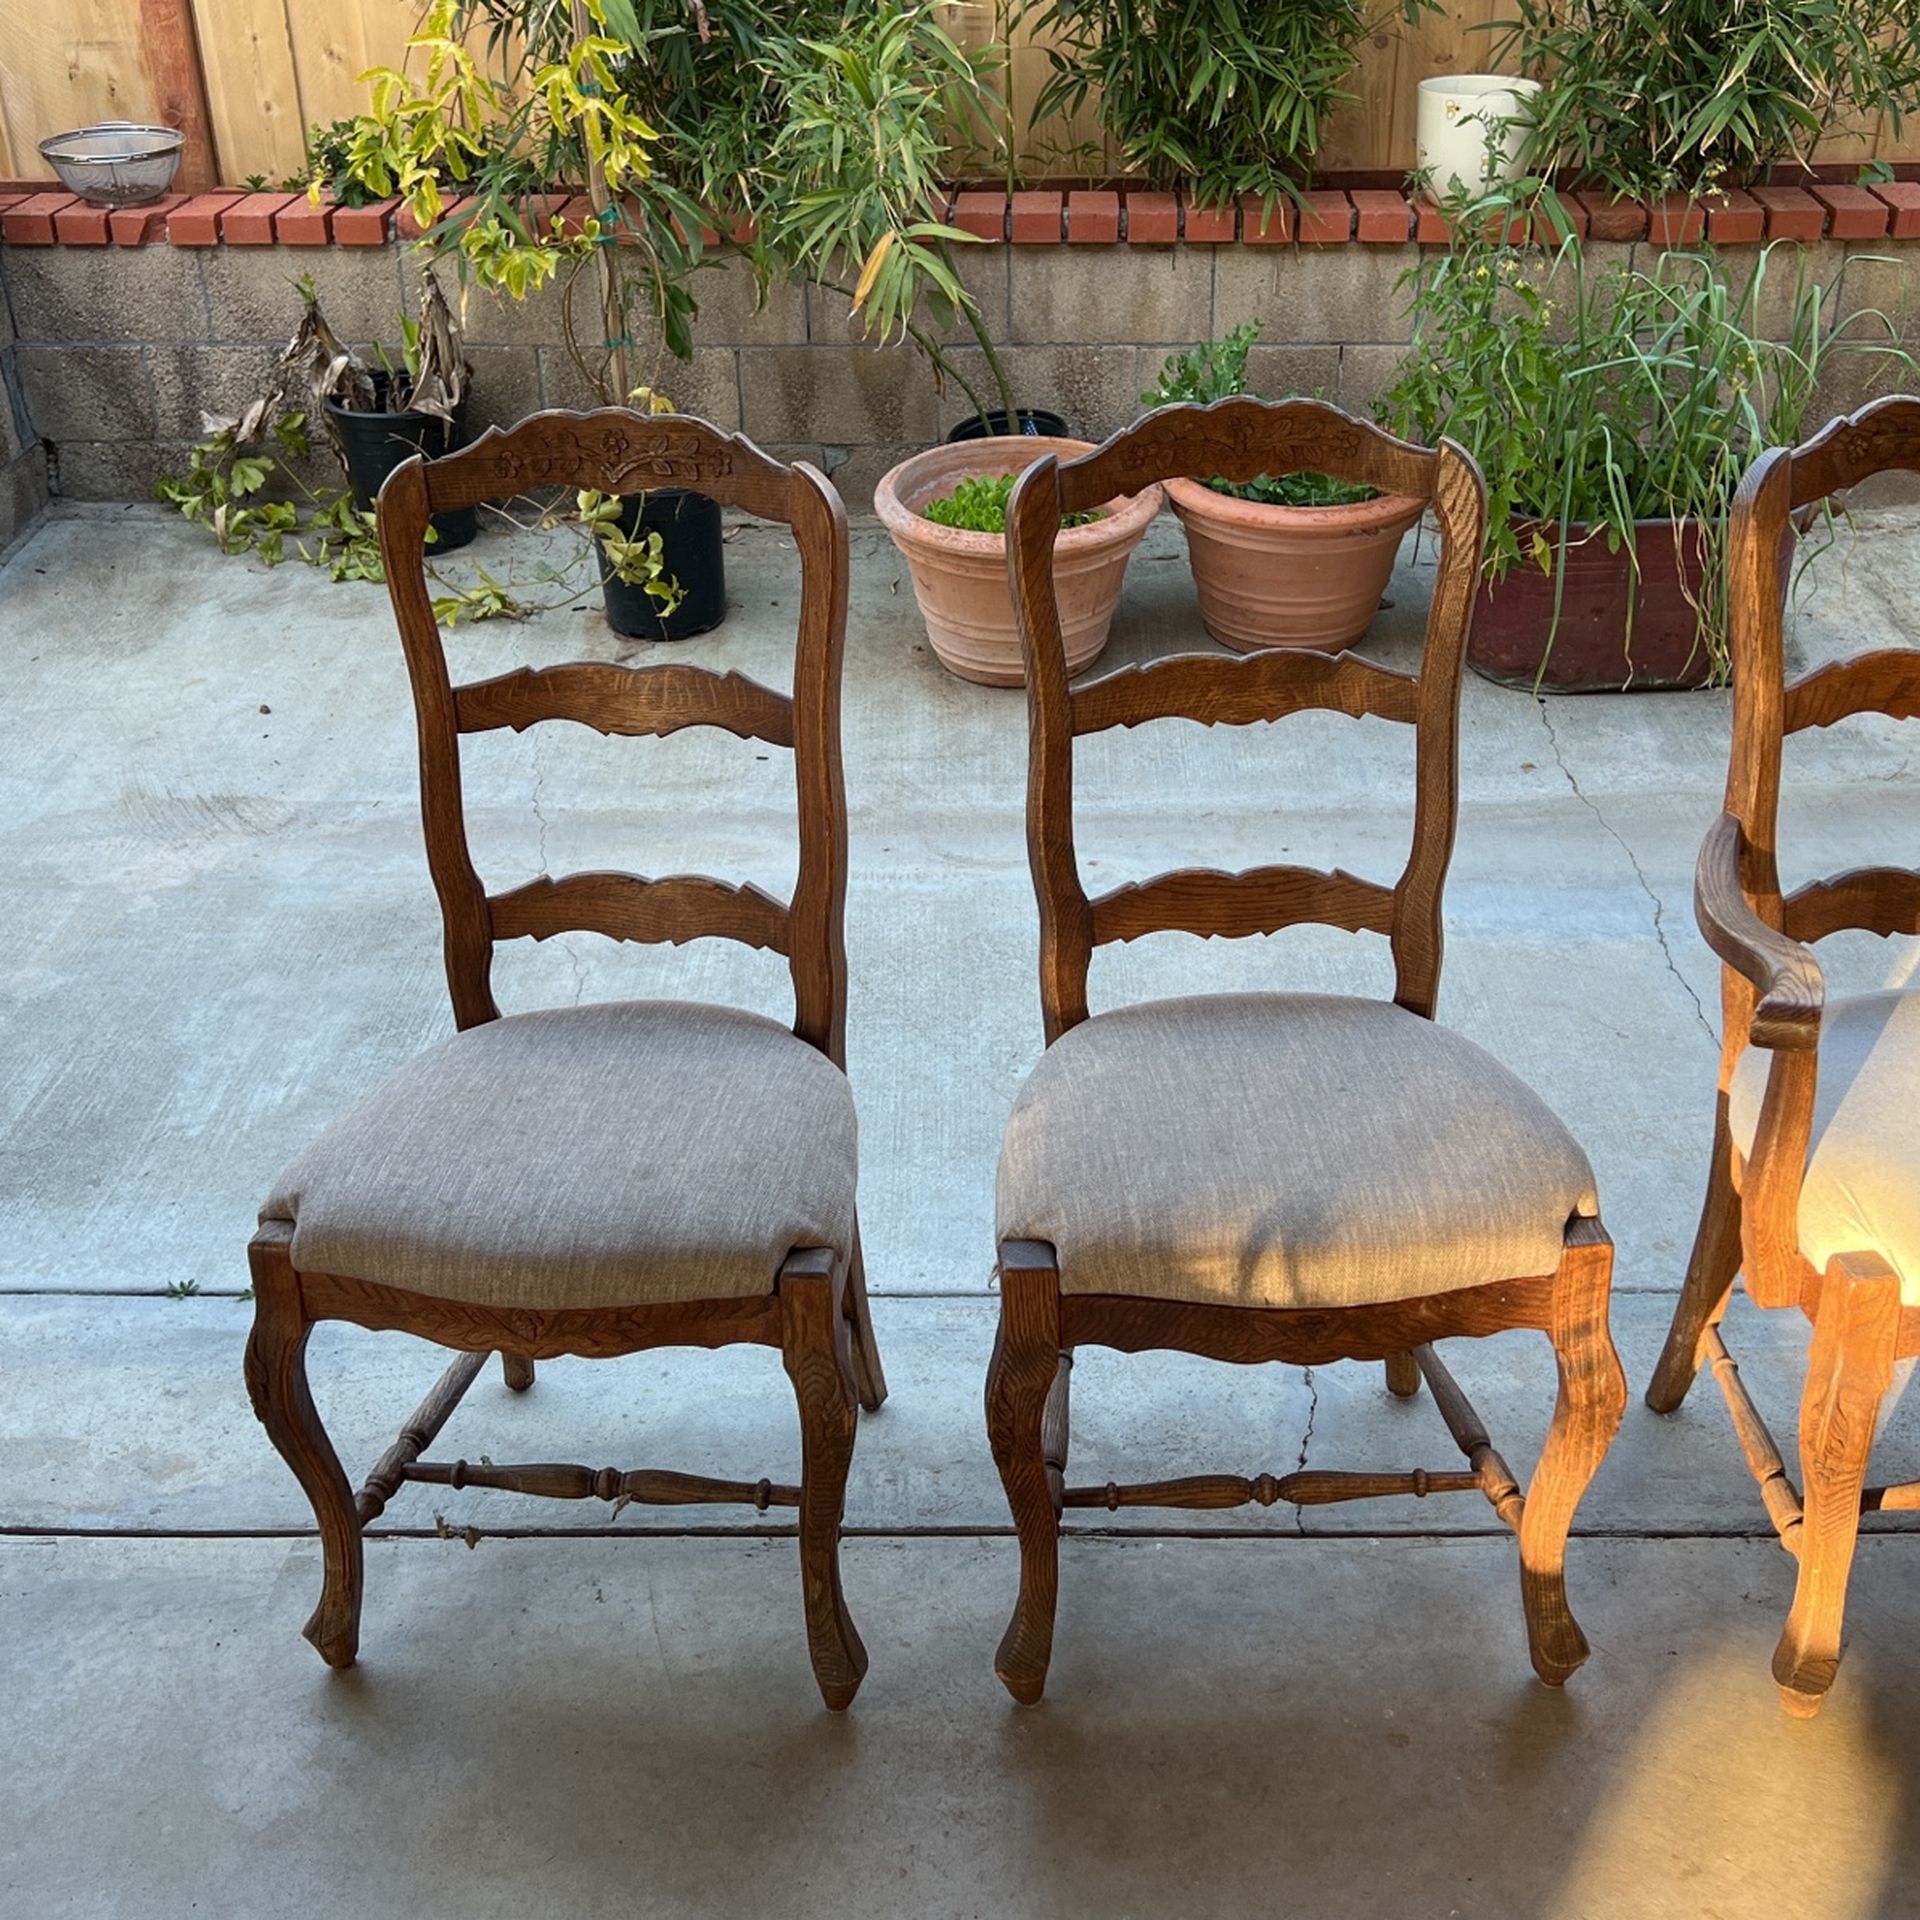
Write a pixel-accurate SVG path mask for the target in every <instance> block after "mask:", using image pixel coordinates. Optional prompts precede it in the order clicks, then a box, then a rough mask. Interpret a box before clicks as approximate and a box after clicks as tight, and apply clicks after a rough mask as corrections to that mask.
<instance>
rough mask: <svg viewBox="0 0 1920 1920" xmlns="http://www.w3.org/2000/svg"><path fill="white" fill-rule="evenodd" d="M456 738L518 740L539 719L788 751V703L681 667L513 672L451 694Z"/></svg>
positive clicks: (587, 663)
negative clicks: (712, 731) (504, 735)
mask: <svg viewBox="0 0 1920 1920" xmlns="http://www.w3.org/2000/svg"><path fill="white" fill-rule="evenodd" d="M454 707H455V713H456V716H457V719H458V724H459V728H460V731H461V732H462V733H486V732H489V731H491V730H492V729H493V728H495V727H511V728H512V729H513V730H514V731H515V732H516V733H519V732H521V731H523V730H524V729H525V728H527V727H531V726H535V725H537V724H538V723H539V722H540V721H542V720H572V721H576V722H577V723H578V724H579V725H581V726H583V727H591V728H593V730H594V731H595V732H596V733H610V734H612V733H617V734H622V735H625V736H628V737H630V738H637V737H640V736H643V735H656V736H657V735H665V734H669V733H678V732H679V731H680V729H681V728H682V727H723V728H724V729H725V730H726V731H727V732H728V733H732V734H737V735H739V737H740V738H741V739H743V740H765V741H767V742H768V743H769V744H771V745H773V746H776V747H791V746H792V745H793V702H792V701H791V700H789V699H788V698H787V696H786V695H785V694H783V693H776V692H775V691H774V690H773V689H772V688H771V687H765V686H762V685H761V684H760V682H759V681H757V680H750V679H748V678H747V676H746V675H745V674H743V673H724V674H722V673H714V672H712V671H711V670H709V669H708V668H706V667H696V666H689V665H686V664H684V663H682V662H679V661H673V662H669V663H667V664H665V665H661V666H653V667H622V666H616V665H614V664H613V663H612V662H611V661H602V660H576V661H572V662H570V663H568V664H567V665H565V666H553V667H516V668H515V669H514V670H513V672H511V673H502V674H498V675H496V676H495V677H494V678H493V679H491V680H472V681H469V682H468V683H467V684H466V685H465V686H461V687H456V688H455V689H454Z"/></svg>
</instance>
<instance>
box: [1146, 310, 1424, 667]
mask: <svg viewBox="0 0 1920 1920" xmlns="http://www.w3.org/2000/svg"><path fill="white" fill-rule="evenodd" d="M1259 337H1260V322H1259V321H1257V320H1255V321H1250V322H1248V323H1247V324H1246V325H1245V326H1241V327H1236V328H1234V330H1233V331H1232V332H1231V333H1230V334H1228V335H1227V336H1226V338H1225V339H1224V340H1217V341H1214V342H1212V343H1210V344H1209V345H1207V346H1204V347H1196V348H1194V349H1193V350H1192V351H1191V352H1189V353H1176V354H1172V355H1170V356H1169V357H1168V360H1167V363H1166V365H1165V366H1163V367H1162V368H1161V369H1160V379H1159V383H1158V384H1157V385H1156V386H1155V387H1154V388H1153V389H1152V390H1151V391H1150V392H1147V393H1143V394H1142V395H1141V396H1140V404H1141V405H1142V406H1143V407H1149V408H1151V407H1164V406H1171V405H1173V404H1175V403H1176V402H1180V401H1200V402H1203V403H1204V402H1207V401H1213V400H1224V399H1226V398H1228V397H1229V396H1230V395H1232V394H1236V393H1245V392H1246V390H1247V354H1248V351H1249V350H1250V349H1251V348H1252V346H1253V343H1254V342H1255V341H1256V340H1257V339H1258V338H1259ZM1166 489H1167V498H1168V500H1169V501H1171V502H1172V505H1173V510H1174V512H1175V514H1177V515H1178V516H1179V520H1180V524H1181V526H1182V527H1183V528H1185V530H1186V535H1187V553H1188V557H1189V558H1190V560H1191V561H1192V564H1193V582H1194V586H1195V588H1196V589H1197V590H1198V592H1199V595H1200V617H1201V619H1202V620H1203V621H1205V623H1206V628H1207V631H1208V632H1209V633H1210V634H1212V635H1213V637H1214V638H1215V639H1216V640H1218V641H1219V642H1220V643H1221V644H1222V645H1223V646H1228V647H1232V648H1234V649H1235V650H1236V651H1238V652H1240V653H1254V652H1258V651H1259V650H1260V649H1262V648H1264V647H1308V648H1313V649H1316V650H1318V651H1320V652H1325V653H1338V652H1340V651H1341V650H1342V649H1343V648H1345V647H1350V646H1352V645H1353V644H1354V642H1355V641H1357V640H1359V639H1360V638H1361V637H1362V636H1363V635H1364V634H1365V633H1366V631H1367V628H1368V627H1369V626H1370V625H1372V623H1373V616H1374V611H1375V609H1376V608H1378V606H1379V605H1380V596H1381V595H1382V594H1383V593H1384V592H1385V591H1386V587H1387V581H1388V580H1389V579H1390V578H1391V576H1392V573H1393V562H1394V557H1395V555H1396V554H1398V553H1399V551H1400V540H1401V536H1402V535H1403V534H1405V533H1406V531H1407V529H1408V528H1409V527H1411V526H1412V525H1413V524H1414V523H1415V522H1416V521H1417V520H1418V519H1419V518H1420V511H1421V506H1422V502H1421V501H1419V500H1416V499H1413V498H1411V497H1410V496H1407V495H1402V494H1382V493H1377V492H1375V490H1374V489H1373V488H1372V487H1368V486H1362V485H1357V484H1354V483H1352V482H1349V481H1345V480H1336V479H1335V478H1333V476H1332V475H1330V474H1325V473H1287V474H1278V475H1272V476H1269V475H1267V474H1262V475H1261V476H1260V477H1259V478H1258V479H1255V480H1251V481H1248V482H1246V483H1244V484H1241V483H1239V482H1236V481H1231V480H1221V479H1213V480H1204V481H1202V480H1184V479H1174V480H1169V481H1167V483H1166Z"/></svg>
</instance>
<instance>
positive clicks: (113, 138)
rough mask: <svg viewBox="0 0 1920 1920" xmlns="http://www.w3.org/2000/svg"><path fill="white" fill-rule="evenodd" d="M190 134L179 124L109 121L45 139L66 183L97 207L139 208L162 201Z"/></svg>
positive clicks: (45, 152) (43, 147) (48, 156)
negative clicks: (174, 126) (150, 124)
mask: <svg viewBox="0 0 1920 1920" xmlns="http://www.w3.org/2000/svg"><path fill="white" fill-rule="evenodd" d="M184 141H185V136H184V135H183V134H181V133H180V132H179V131H178V130H177V129H175V128H173V127H142V126H137V125H136V124H135V123H134V122H133V121H131V120H103V121H101V123H100V124H99V125H98V126H95V127H76V128H75V129H74V130H73V131H72V132H71V133H56V134H55V135H54V136H53V137H52V138H51V139H50V140H42V141H41V142H40V154H41V157H42V158H43V159H44V160H45V161H46V162H47V163H48V165H50V166H51V167H52V168H53V170H54V172H55V173H57V174H58V175H59V176H60V184H61V185H62V186H63V187H65V188H67V189H68V190H69V191H70V192H72V193H77V194H78V195H79V196H80V197H81V199H83V200H86V201H89V202H91V204H92V205H94V206H96V207H139V206H144V205H145V204H146V203H147V202H148V201H149V200H158V199H159V198H160V196H161V195H162V194H163V193H165V192H166V190H167V189H168V188H169V187H170V186H172V185H173V176H174V174H175V173H176V172H178V171H179V167H180V149H181V146H182V145H183V144H184Z"/></svg>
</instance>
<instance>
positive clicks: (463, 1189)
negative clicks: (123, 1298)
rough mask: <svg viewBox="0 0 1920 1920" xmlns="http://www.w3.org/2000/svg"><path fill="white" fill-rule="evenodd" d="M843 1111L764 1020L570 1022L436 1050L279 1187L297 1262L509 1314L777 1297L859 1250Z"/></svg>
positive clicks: (726, 1011)
mask: <svg viewBox="0 0 1920 1920" xmlns="http://www.w3.org/2000/svg"><path fill="white" fill-rule="evenodd" d="M855 1157H856V1140H855V1125H854V1111H853V1094H852V1091H851V1089H850V1088H849V1087H848V1085H847V1078H846V1075H845V1074H843V1073H842V1072H841V1071H840V1069H839V1068H838V1067H836V1066H835V1065H834V1064H833V1063H832V1061H830V1060H828V1059H827V1058H826V1057H825V1055H823V1054H822V1053H820V1052H819V1051H818V1050H817V1049H816V1048H814V1047H810V1046H808V1045H807V1043H806V1042H805V1041H803V1040H799V1039H796V1038H795V1037H794V1035H793V1034H792V1033H791V1032H789V1031H788V1030H787V1029H786V1028H785V1027H781V1026H778V1025H776V1024H775V1023H774V1022H773V1021H771V1020H764V1019H762V1018H760V1017H759V1016H758V1015H757V1014H751V1013H742V1012H738V1011H736V1010H734V1009H732V1008H728V1007H712V1006H702V1005H698V1004H689V1003H686V1002H679V1001H660V1000H646V1001H630V1002H626V1003H623V1004H614V1005H604V1006H591V1007H568V1008H559V1009H555V1010H553V1011H551V1012H544V1013H528V1014H519V1015H516V1016H514V1017H512V1018H510V1019H505V1020H496V1021H492V1022H490V1023H489V1024H487V1025H485V1026H479V1027H472V1028H469V1029H468V1030H467V1031H466V1032H465V1033H457V1034H455V1035H454V1036H453V1038H452V1039H450V1040H446V1041H443V1042H441V1044H440V1045H438V1046H436V1047H433V1048H430V1049H429V1050H428V1051H427V1052H426V1053H424V1054H422V1055H421V1056H420V1057H419V1059H417V1060H414V1061H412V1062H411V1063H410V1064H409V1065H407V1066H405V1067H403V1068H401V1070H400V1071H399V1072H398V1073H397V1074H395V1075H394V1076H393V1078H392V1079H391V1080H389V1081H388V1082H387V1083H386V1084H385V1085H384V1086H382V1087H380V1088H379V1089H378V1090H377V1091H376V1092H374V1093H373V1094H372V1095H370V1096H369V1097H368V1098H367V1099H366V1100H364V1101H362V1102H361V1104H360V1105H359V1106H357V1107H356V1108H354V1109H353V1111H352V1112H351V1113H349V1114H347V1115H346V1116H345V1118H343V1119H341V1120H339V1121H337V1122H336V1123H335V1124H334V1125H333V1126H331V1127H329V1128H328V1129H327V1131H326V1132H325V1133H324V1134H322V1135H321V1137H320V1138H319V1139H318V1140H317V1141H315V1143H314V1144H313V1145H312V1146H311V1147H309V1148H308V1149H307V1150H306V1152H305V1153H303V1154H301V1155H300V1157H299V1158H298V1159H297V1160H295V1161H294V1162H293V1164H292V1165H291V1166H290V1167H288V1168H287V1170H286V1171H285V1172H284V1173H283V1174H282V1175H281V1176H280V1178H279V1180H278V1182H277V1183H276V1184H275V1186H274V1189H273V1197H272V1198H271V1199H270V1200H268V1202H267V1204H266V1205H265V1207H263V1208H262V1209H261V1214H260V1217H261V1219H262V1220H291V1221H292V1222H293V1264H294V1265H295V1267H297V1268H299V1269H301V1270H302V1271H305V1272H309V1273H333V1274H347V1275H351V1276H352V1277H353V1278H355V1279H360V1280H374V1281H378V1282H380V1283H381V1284H382V1285H384V1286H390V1287H404V1288H407V1289H408V1290H409V1291H412V1292H416V1293H428V1294H436V1295H439V1296H441V1297H443V1298H446V1299H450V1300H466V1301H475V1302H479V1303H481V1304H483V1305H487V1306H501V1307H609V1306H638V1305H645V1304H649V1303H652V1302H657V1301H667V1300H709V1299H721V1298H729V1299H731V1298H740V1297H744V1296H752V1295H756V1294H764V1293H768V1292H770V1291H772V1288H773V1283H774V1276H775V1274H776V1273H777V1272H778V1271H779V1268H780V1264H781V1262H782V1261H783V1260H784V1259H785V1258H786V1256H787V1255H788V1254H789V1253H790V1252H791V1251H793V1249H795V1248H796V1247H831V1248H833V1249H834V1250H835V1251H836V1252H837V1253H840V1254H842V1255H845V1254H847V1253H849V1252H850V1250H851V1248H852V1245H853V1217H854V1215H853V1202H854V1171H855Z"/></svg>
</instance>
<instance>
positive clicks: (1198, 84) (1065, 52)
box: [1033, 0, 1438, 206]
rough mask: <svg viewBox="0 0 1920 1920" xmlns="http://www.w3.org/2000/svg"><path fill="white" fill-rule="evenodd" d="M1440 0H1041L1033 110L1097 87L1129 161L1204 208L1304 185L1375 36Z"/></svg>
mask: <svg viewBox="0 0 1920 1920" xmlns="http://www.w3.org/2000/svg"><path fill="white" fill-rule="evenodd" d="M1437 5H1438V0H1263V4H1260V5H1254V6H1249V5H1243V4H1242V3H1241V0H1039V4H1038V22H1037V24H1038V27H1039V29H1040V30H1041V34H1042V37H1043V38H1045V39H1046V40H1047V42H1048V58H1049V60H1050V61H1051V63H1052V69H1053V70H1052V72H1051V74H1050V75H1049V76H1048V79H1047V81H1046V84H1045V85H1044V86H1043V87H1042V88H1041V90H1040V93H1039V96H1038V98H1037V99H1036V100H1035V102H1034V109H1033V117H1034V118H1035V119H1036V120H1042V119H1045V118H1047V117H1049V116H1050V115H1052V114H1056V113H1061V114H1072V113H1075V112H1077V111H1078V110H1079V109H1080V108H1081V107H1082V106H1084V105H1085V104H1086V102H1087V101H1088V99H1089V98H1090V97H1092V96H1094V95H1096V94H1097V95H1098V97H1099V110H1100V118H1101V122H1102V124H1103V125H1104V126H1105V128H1106V130H1107V131H1108V133H1110V134H1111V135H1112V136H1113V138H1114V139H1115V140H1116V141H1118V142H1119V144H1120V147H1121V150H1122V152H1123V154H1124V155H1125V158H1126V163H1127V165H1128V167H1129V168H1132V169H1137V170H1139V171H1140V172H1143V173H1145V174H1146V175H1147V176H1148V178H1149V179H1150V180H1152V181H1153V182H1154V184H1155V185H1158V186H1175V185H1181V186H1185V187H1186V188H1187V189H1188V191H1189V192H1190V193H1191V194H1192V195H1193V197H1194V198H1195V200H1196V201H1197V202H1198V203H1199V204H1200V205H1202V206H1224V205H1227V204H1229V203H1230V202H1232V201H1233V200H1234V199H1235V198H1236V196H1238V195H1240V194H1243V193H1255V194H1260V195H1261V196H1263V197H1264V198H1266V199H1268V200H1269V201H1271V200H1273V199H1275V198H1278V197H1280V196H1282V195H1285V196H1289V197H1297V196H1298V195H1299V194H1300V193H1302V192H1303V191H1304V190H1305V187H1306V184H1307V179H1308V175H1309V172H1310V170H1311V167H1312V164H1313V160H1314V156H1315V155H1316V154H1317V153H1318V152H1319V151H1320V149H1321V146H1322V144H1323V136H1324V131H1325V123H1326V120H1327V116H1328V115H1329V114H1331V113H1332V112H1333V111H1334V110H1335V109H1336V108H1337V107H1340V106H1342V105H1345V104H1346V103H1347V102H1349V101H1350V100H1351V99H1352V98H1353V95H1352V94H1350V93H1348V92H1346V91H1345V90H1344V88H1343V85H1342V83H1343V82H1344V81H1345V80H1346V79H1347V77H1348V76H1349V75H1350V74H1351V73H1352V71H1353V65H1354V58H1355V55H1356V53H1357V51H1358V49H1359V47H1360V45H1361V43H1362V42H1363V41H1365V40H1366V39H1368V38H1370V37H1372V36H1374V35H1376V34H1381V33H1384V32H1386V31H1388V30H1389V29H1390V28H1391V27H1392V25H1393V24H1394V22H1395V21H1396V20H1404V21H1406V22H1408V23H1411V22H1413V21H1415V20H1417V19H1418V18H1419V17H1420V15H1421V14H1422V13H1424V12H1427V11H1429V10H1432V9H1433V8H1435V7H1436V6H1437Z"/></svg>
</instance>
